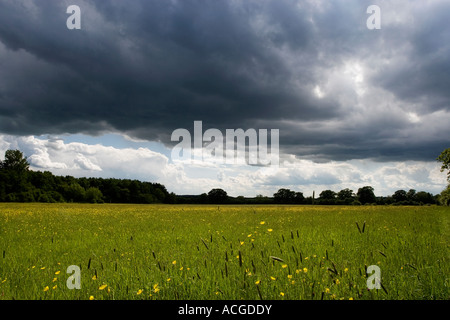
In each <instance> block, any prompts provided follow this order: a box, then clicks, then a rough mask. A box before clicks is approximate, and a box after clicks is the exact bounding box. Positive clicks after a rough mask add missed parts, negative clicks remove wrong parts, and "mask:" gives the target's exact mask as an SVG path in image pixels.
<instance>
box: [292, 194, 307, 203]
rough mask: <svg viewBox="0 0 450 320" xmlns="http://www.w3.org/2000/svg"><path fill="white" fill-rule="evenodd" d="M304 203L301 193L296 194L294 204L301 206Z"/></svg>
mask: <svg viewBox="0 0 450 320" xmlns="http://www.w3.org/2000/svg"><path fill="white" fill-rule="evenodd" d="M303 201H305V196H304V195H303V193H302V192H296V193H295V197H294V202H295V203H297V204H302V203H303Z"/></svg>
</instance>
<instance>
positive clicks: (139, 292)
mask: <svg viewBox="0 0 450 320" xmlns="http://www.w3.org/2000/svg"><path fill="white" fill-rule="evenodd" d="M143 291H144V290H142V289H139V290H138V292H137V293H136V294H137V295H140V294H141V293H142V292H143Z"/></svg>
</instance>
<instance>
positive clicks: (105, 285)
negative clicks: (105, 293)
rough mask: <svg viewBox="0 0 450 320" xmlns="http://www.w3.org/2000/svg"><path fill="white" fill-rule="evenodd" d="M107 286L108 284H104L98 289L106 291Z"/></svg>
mask: <svg viewBox="0 0 450 320" xmlns="http://www.w3.org/2000/svg"><path fill="white" fill-rule="evenodd" d="M107 286H108V285H107V284H102V285H101V286H100V287H98V290H104V289H105V288H106V287H107Z"/></svg>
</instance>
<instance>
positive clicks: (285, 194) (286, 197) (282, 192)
mask: <svg viewBox="0 0 450 320" xmlns="http://www.w3.org/2000/svg"><path fill="white" fill-rule="evenodd" d="M273 198H274V201H275V202H276V203H293V202H294V199H295V191H292V190H290V189H285V188H282V189H279V190H278V191H277V192H276V193H274V194H273Z"/></svg>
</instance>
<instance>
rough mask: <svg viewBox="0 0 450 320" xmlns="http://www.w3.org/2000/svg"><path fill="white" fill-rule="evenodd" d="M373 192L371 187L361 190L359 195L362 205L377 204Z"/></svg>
mask: <svg viewBox="0 0 450 320" xmlns="http://www.w3.org/2000/svg"><path fill="white" fill-rule="evenodd" d="M373 191H374V189H373V187H371V186H365V187H362V188H359V189H358V193H357V196H358V200H359V202H361V203H362V204H366V203H374V202H376V197H375V194H374V192H373Z"/></svg>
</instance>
